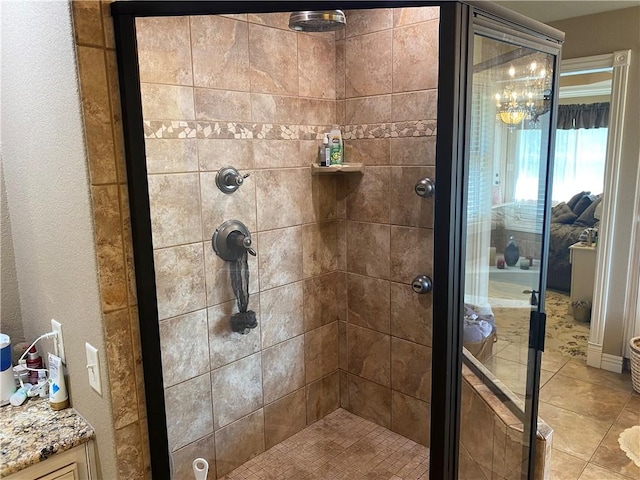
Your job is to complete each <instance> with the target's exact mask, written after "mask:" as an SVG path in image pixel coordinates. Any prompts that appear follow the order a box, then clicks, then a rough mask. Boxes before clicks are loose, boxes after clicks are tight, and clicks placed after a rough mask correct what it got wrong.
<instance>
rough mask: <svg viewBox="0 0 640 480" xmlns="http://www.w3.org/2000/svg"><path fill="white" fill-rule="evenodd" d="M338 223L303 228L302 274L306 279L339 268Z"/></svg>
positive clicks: (316, 224) (314, 224)
mask: <svg viewBox="0 0 640 480" xmlns="http://www.w3.org/2000/svg"><path fill="white" fill-rule="evenodd" d="M337 241H338V225H337V222H335V221H334V222H323V223H310V224H307V225H304V226H303V227H302V242H303V243H302V272H303V274H304V277H305V278H308V277H313V276H316V275H322V274H324V273H329V272H332V271H334V270H336V269H337V268H338V260H337V257H336V244H337Z"/></svg>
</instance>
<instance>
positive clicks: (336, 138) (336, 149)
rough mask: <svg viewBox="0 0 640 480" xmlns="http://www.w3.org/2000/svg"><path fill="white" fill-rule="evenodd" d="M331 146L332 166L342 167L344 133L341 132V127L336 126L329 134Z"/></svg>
mask: <svg viewBox="0 0 640 480" xmlns="http://www.w3.org/2000/svg"><path fill="white" fill-rule="evenodd" d="M329 144H330V147H331V165H342V161H343V148H342V147H343V145H342V133H341V132H340V127H338V126H337V125H334V126H333V129H332V130H331V132H330V133H329Z"/></svg>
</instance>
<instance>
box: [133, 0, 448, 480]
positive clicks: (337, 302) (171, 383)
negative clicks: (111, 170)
mask: <svg viewBox="0 0 640 480" xmlns="http://www.w3.org/2000/svg"><path fill="white" fill-rule="evenodd" d="M438 12H439V11H438V8H426V7H425V8H415V9H395V10H394V9H379V10H368V11H349V12H346V15H347V21H348V26H347V27H346V29H344V30H339V31H336V32H328V33H296V32H293V31H291V30H289V28H288V21H289V14H286V13H276V14H249V15H224V16H223V15H220V16H216V15H209V16H192V17H187V16H184V17H148V18H138V19H137V20H136V29H137V43H138V53H139V62H140V80H141V93H142V106H143V116H144V128H145V148H146V155H147V158H146V163H147V171H148V184H149V199H150V205H151V207H150V208H151V220H152V235H153V246H154V260H155V273H156V283H157V298H158V314H159V320H160V337H161V350H162V369H163V378H164V385H165V402H166V417H167V426H168V427H167V433H168V439H169V450H170V452H171V459H172V468H173V477H174V478H190V477H191V475H192V473H191V462H192V461H193V459H194V458H196V457H204V458H206V459H207V460H208V461H209V463H210V465H211V472H212V473H210V475H212V474H215V475H217V477H218V478H221V477H222V476H223V475H225V474H227V473H229V472H231V471H232V470H234V469H235V468H238V467H240V466H241V465H243V464H244V463H245V462H247V461H248V460H249V459H251V458H253V457H256V455H259V454H261V453H262V452H264V451H265V450H267V449H270V448H272V447H274V446H276V445H278V444H280V443H281V442H283V441H284V440H286V439H287V438H290V437H291V436H292V435H295V434H296V433H298V432H300V431H301V430H303V429H305V427H307V425H313V424H314V423H315V422H317V421H318V420H320V419H325V417H326V420H325V422H329V424H331V425H332V426H333V427H336V428H337V426H339V425H342V426H343V427H344V426H345V425H346V426H347V427H349V426H350V425H352V423H351V422H353V425H359V427H358V428H361V429H365V430H366V429H367V428H369V429H370V428H373V427H372V426H373V425H374V424H376V425H378V426H379V427H375V428H379V429H381V430H375V431H376V432H378V433H379V434H384V435H388V436H389V438H391V437H390V436H391V435H401V436H403V437H406V440H403V442H408V443H406V446H411V445H413V446H414V447H415V449H414V450H413V454H414V455H415V456H416V457H420V456H421V455H422V457H421V458H422V460H423V461H422V467H421V468H423V469H424V471H425V472H426V469H427V468H428V462H427V457H426V454H425V452H426V450H424V446H426V445H428V442H429V412H430V384H431V381H430V379H431V298H430V297H431V296H430V295H416V294H414V293H413V292H412V290H411V282H412V280H413V279H414V277H416V276H417V275H419V274H427V275H431V274H432V260H431V257H432V252H433V230H432V228H433V199H425V198H420V197H418V196H417V195H416V194H415V192H414V186H415V184H416V182H417V181H418V180H419V179H421V178H424V177H432V178H433V177H434V176H435V140H436V137H435V131H436V99H437V75H438V67H437V65H438V47H437V41H438ZM334 124H337V125H339V126H340V128H341V130H342V133H343V138H344V142H345V161H346V162H351V163H361V164H363V165H364V172H362V173H358V174H351V175H337V176H336V175H317V176H314V175H312V168H311V164H312V163H313V162H316V159H317V151H318V150H317V149H318V147H319V146H320V145H321V144H322V138H323V134H324V133H325V132H328V131H329V130H330V129H331V128H332V126H333V125H334ZM229 165H233V167H234V168H235V169H236V170H237V171H238V172H240V173H241V174H242V176H243V178H242V180H243V181H242V184H241V186H240V187H239V188H237V189H235V191H234V192H233V193H231V194H229V193H228V192H224V191H221V190H220V188H219V185H220V181H221V180H220V177H219V171H220V170H221V169H223V168H224V167H228V166H229ZM246 174H249V176H247V177H244V175H246ZM217 175H218V183H216V176H217ZM223 177H224V174H223ZM231 180H233V179H231ZM223 184H226V183H225V182H224V181H223ZM228 219H239V220H241V221H242V223H243V224H244V225H245V226H246V228H247V229H248V230H249V231H250V232H251V240H252V248H254V249H255V251H256V253H257V256H255V257H253V256H251V255H249V256H248V257H247V261H248V270H249V281H248V289H247V290H248V293H249V302H248V307H247V308H248V309H250V310H253V311H254V312H255V314H256V319H257V327H256V328H254V329H250V330H249V332H248V333H247V334H246V335H238V334H237V333H234V332H232V330H231V329H230V328H229V318H230V317H231V316H232V315H233V314H235V313H237V305H236V301H235V297H234V294H233V290H232V288H231V283H230V281H229V278H230V272H229V264H228V262H226V261H224V260H223V259H221V258H220V257H218V256H217V255H216V254H215V252H214V251H213V248H212V245H211V240H212V239H211V236H212V233H213V232H214V231H215V230H216V229H217V228H218V227H219V226H220V225H221V224H223V222H225V221H226V220H228ZM340 407H342V408H344V409H346V410H349V411H350V412H352V414H355V415H351V416H349V414H347V413H346V412H343V413H340V412H337V413H334V414H333V415H332V416H329V417H327V415H329V414H331V413H332V412H335V411H336V410H338V409H339V408H340ZM340 422H342V423H340ZM370 422H373V424H372V423H370ZM322 425H325V424H322ZM354 428H355V427H354ZM348 429H349V428H348ZM385 429H388V430H391V431H392V432H394V433H391V432H388V430H385ZM363 432H364V431H363ZM384 432H388V433H384ZM364 433H366V432H364ZM300 435H303V434H302V433H301V434H300ZM304 435H309V433H304ZM364 437H366V435H363V438H364ZM398 438H399V439H400V438H401V437H400V436H398ZM420 445H422V446H420ZM414 447H411V448H414ZM420 449H423V450H420ZM409 450H410V449H409ZM254 463H255V462H254ZM212 478H213V477H212Z"/></svg>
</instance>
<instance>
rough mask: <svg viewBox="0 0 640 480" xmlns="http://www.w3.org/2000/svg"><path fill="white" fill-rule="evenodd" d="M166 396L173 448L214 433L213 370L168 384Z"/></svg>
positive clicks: (176, 448)
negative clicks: (169, 385) (212, 409)
mask: <svg viewBox="0 0 640 480" xmlns="http://www.w3.org/2000/svg"><path fill="white" fill-rule="evenodd" d="M164 399H165V408H166V411H167V436H168V437H169V450H170V451H172V452H173V451H175V450H178V449H179V448H182V447H184V446H185V445H188V444H190V443H192V442H195V441H196V440H198V439H200V438H203V437H205V436H207V435H209V434H211V433H213V419H212V418H211V382H210V380H209V374H205V375H201V376H199V377H195V378H192V379H191V380H187V381H186V382H182V383H179V384H178V385H174V386H173V387H169V388H165V390H164Z"/></svg>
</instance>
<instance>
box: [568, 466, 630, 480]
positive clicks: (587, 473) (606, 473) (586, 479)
mask: <svg viewBox="0 0 640 480" xmlns="http://www.w3.org/2000/svg"><path fill="white" fill-rule="evenodd" d="M628 478H629V477H624V476H622V475H619V474H617V473H614V472H612V471H611V470H607V469H605V468H602V467H599V466H597V465H594V464H592V463H590V464H589V465H587V468H585V469H584V472H582V475H580V478H579V479H578V480H628Z"/></svg>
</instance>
